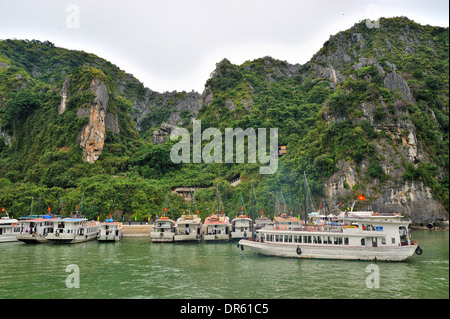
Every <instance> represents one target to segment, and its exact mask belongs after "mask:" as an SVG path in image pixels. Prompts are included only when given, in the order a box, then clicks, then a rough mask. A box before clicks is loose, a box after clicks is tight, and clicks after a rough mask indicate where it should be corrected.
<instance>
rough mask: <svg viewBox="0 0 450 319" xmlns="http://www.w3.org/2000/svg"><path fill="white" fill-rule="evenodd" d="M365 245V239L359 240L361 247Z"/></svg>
mask: <svg viewBox="0 0 450 319" xmlns="http://www.w3.org/2000/svg"><path fill="white" fill-rule="evenodd" d="M365 245H366V239H365V238H361V246H365Z"/></svg>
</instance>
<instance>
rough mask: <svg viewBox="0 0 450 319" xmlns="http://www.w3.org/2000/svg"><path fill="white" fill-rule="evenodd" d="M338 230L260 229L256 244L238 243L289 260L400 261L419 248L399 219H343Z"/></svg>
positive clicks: (396, 217) (387, 217)
mask: <svg viewBox="0 0 450 319" xmlns="http://www.w3.org/2000/svg"><path fill="white" fill-rule="evenodd" d="M342 222H343V223H345V225H342V226H341V227H340V229H339V230H336V227H334V228H333V230H331V228H330V229H328V228H327V227H326V226H325V225H324V226H321V227H317V226H303V227H302V228H301V230H287V229H286V230H282V229H280V230H276V229H272V230H269V229H261V230H259V231H258V233H257V239H256V240H254V241H253V240H241V241H239V246H240V248H241V249H242V250H244V248H248V249H249V250H253V251H255V252H257V253H260V254H264V255H269V256H278V257H292V258H318V259H347V260H381V261H403V260H405V259H406V258H408V257H410V256H412V255H413V254H414V253H415V252H416V253H417V254H419V255H420V254H422V249H421V248H420V247H419V245H418V244H417V243H416V242H415V241H413V240H411V234H410V231H409V224H410V223H411V222H410V221H409V220H403V219H400V218H399V215H387V214H384V215H382V216H381V215H380V216H367V217H344V218H342Z"/></svg>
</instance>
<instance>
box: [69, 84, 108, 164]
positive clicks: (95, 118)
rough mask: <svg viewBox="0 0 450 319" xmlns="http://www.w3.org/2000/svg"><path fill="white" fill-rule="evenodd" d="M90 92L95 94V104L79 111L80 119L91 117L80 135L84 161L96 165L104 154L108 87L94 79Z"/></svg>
mask: <svg viewBox="0 0 450 319" xmlns="http://www.w3.org/2000/svg"><path fill="white" fill-rule="evenodd" d="M90 90H91V91H92V92H94V93H95V98H94V101H93V104H91V105H90V107H87V108H84V107H81V108H79V109H78V111H77V116H78V117H83V116H86V115H88V116H89V123H88V124H86V125H85V126H84V127H83V128H82V129H81V132H80V134H79V140H80V147H81V148H83V160H84V161H85V162H89V163H94V162H95V161H96V160H97V159H98V158H99V156H100V155H101V154H102V150H103V146H104V144H105V139H106V124H105V122H106V120H105V119H106V114H107V104H108V101H109V93H108V87H107V86H106V84H105V83H104V82H100V81H99V80H98V79H94V80H92V82H91V85H90Z"/></svg>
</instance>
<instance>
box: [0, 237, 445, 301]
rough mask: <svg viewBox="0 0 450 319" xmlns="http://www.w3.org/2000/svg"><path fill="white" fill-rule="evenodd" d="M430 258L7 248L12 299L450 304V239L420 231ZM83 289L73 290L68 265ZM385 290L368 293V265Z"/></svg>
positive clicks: (182, 248) (211, 248)
mask: <svg viewBox="0 0 450 319" xmlns="http://www.w3.org/2000/svg"><path fill="white" fill-rule="evenodd" d="M414 236H415V240H417V241H418V242H419V244H420V246H421V247H422V249H423V251H424V253H423V255H422V256H416V255H414V256H412V257H411V258H410V259H408V260H407V261H406V262H400V263H398V262H391V263H389V262H363V261H333V260H314V259H310V260H305V259H302V260H300V259H286V258H276V257H266V256H260V255H257V254H255V253H251V252H248V251H244V252H242V251H241V250H240V249H238V248H237V247H236V244H235V243H229V244H202V243H200V244H192V245H191V244H153V243H151V242H150V240H149V239H143V238H141V239H137V238H125V239H123V240H122V241H121V242H117V243H102V244H99V243H97V242H96V241H92V242H87V243H80V244H75V245H51V244H45V245H26V244H23V243H4V244H1V245H0V253H1V254H0V256H1V257H0V296H4V297H7V298H164V299H180V298H198V299H203V298H227V299H235V298H241V299H246V298H247V299H249V298H252V299H259V298H275V299H278V298H283V299H288V298H296V299H297V298H333V299H337V298H342V299H348V298H351V299H354V298H388V299H390V298H449V293H448V289H449V256H448V232H415V233H414ZM71 264H74V265H77V266H78V267H79V269H80V288H72V289H69V288H67V287H66V284H65V282H66V278H67V276H68V275H69V274H70V273H69V272H66V267H67V266H68V265H71ZM372 264H376V265H377V266H378V268H379V275H380V276H379V283H380V285H379V288H372V289H370V288H368V287H367V285H366V279H367V277H368V276H369V274H370V273H369V272H366V267H367V266H368V265H372Z"/></svg>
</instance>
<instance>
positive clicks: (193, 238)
mask: <svg viewBox="0 0 450 319" xmlns="http://www.w3.org/2000/svg"><path fill="white" fill-rule="evenodd" d="M173 240H174V242H176V243H198V242H200V241H201V240H202V235H199V234H189V235H175V236H174V237H173Z"/></svg>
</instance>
